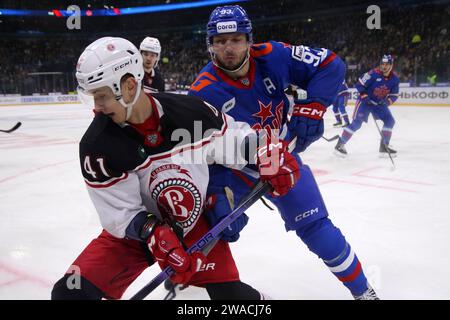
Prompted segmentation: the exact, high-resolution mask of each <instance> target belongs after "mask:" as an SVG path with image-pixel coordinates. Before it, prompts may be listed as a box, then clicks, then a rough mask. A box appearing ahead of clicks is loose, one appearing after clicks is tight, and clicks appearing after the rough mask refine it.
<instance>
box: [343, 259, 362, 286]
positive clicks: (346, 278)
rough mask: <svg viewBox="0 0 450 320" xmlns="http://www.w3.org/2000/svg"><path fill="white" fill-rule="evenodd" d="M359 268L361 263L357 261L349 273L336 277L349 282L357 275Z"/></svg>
mask: <svg viewBox="0 0 450 320" xmlns="http://www.w3.org/2000/svg"><path fill="white" fill-rule="evenodd" d="M361 269H362V268H361V263H360V262H359V261H358V264H357V265H356V268H355V270H353V272H352V273H351V274H350V275H348V276H346V277H338V279H339V280H341V281H342V282H351V281H353V280H355V279H356V278H357V277H358V276H359V274H360V273H361Z"/></svg>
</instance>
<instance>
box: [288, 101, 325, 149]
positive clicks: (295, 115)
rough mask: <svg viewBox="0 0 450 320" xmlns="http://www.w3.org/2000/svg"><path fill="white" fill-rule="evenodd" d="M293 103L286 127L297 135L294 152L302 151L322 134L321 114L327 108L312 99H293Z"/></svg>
mask: <svg viewBox="0 0 450 320" xmlns="http://www.w3.org/2000/svg"><path fill="white" fill-rule="evenodd" d="M294 103H295V105H294V109H293V112H292V116H291V119H290V121H289V123H288V128H289V130H290V131H291V132H293V133H294V134H295V135H296V136H297V143H296V146H295V149H294V152H302V151H305V149H306V148H307V147H308V146H309V145H310V144H311V143H313V142H314V141H316V140H318V139H320V137H321V136H322V135H323V131H324V124H323V116H324V114H325V112H326V111H327V108H326V106H324V105H323V104H321V103H319V102H314V101H313V102H308V101H307V100H294Z"/></svg>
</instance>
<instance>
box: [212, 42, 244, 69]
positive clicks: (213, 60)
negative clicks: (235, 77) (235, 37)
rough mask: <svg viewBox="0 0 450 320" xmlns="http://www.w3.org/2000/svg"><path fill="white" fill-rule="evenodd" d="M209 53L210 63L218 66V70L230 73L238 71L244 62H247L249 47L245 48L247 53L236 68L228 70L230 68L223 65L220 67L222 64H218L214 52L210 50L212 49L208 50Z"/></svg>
mask: <svg viewBox="0 0 450 320" xmlns="http://www.w3.org/2000/svg"><path fill="white" fill-rule="evenodd" d="M209 53H210V55H211V61H212V63H213V64H214V65H215V66H216V67H217V68H219V69H220V70H223V71H225V72H230V73H236V72H238V71H240V70H241V69H242V68H243V67H244V66H245V64H246V63H247V61H248V59H250V47H249V48H248V50H247V54H246V55H245V58H244V60H242V62H241V64H240V65H239V67H237V68H236V69H233V70H230V69H227V68H224V67H222V66H220V65H219V64H218V62H217V61H216V54H215V53H214V52H213V51H212V49H210V50H209Z"/></svg>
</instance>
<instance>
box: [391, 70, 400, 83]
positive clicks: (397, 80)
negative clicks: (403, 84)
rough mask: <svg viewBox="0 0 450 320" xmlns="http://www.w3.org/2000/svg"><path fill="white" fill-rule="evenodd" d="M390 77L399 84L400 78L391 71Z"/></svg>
mask: <svg viewBox="0 0 450 320" xmlns="http://www.w3.org/2000/svg"><path fill="white" fill-rule="evenodd" d="M391 75H392V79H393V80H394V82H400V78H399V76H398V74H397V72H395V71H392V73H391Z"/></svg>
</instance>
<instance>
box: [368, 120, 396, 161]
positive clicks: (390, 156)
mask: <svg viewBox="0 0 450 320" xmlns="http://www.w3.org/2000/svg"><path fill="white" fill-rule="evenodd" d="M372 118H373V121H374V122H375V126H376V127H377V130H378V133H379V134H380V137H381V143H382V144H383V145H384V148H385V149H386V151H387V153H388V155H389V158H390V159H391V162H392V169H393V170H395V163H394V159H392V155H391V152H390V151H389V148H388V146H387V145H386V143H385V142H384V138H383V134H382V133H381V130H380V127H379V126H378V123H377V119H375V117H374V115H373V114H372Z"/></svg>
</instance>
